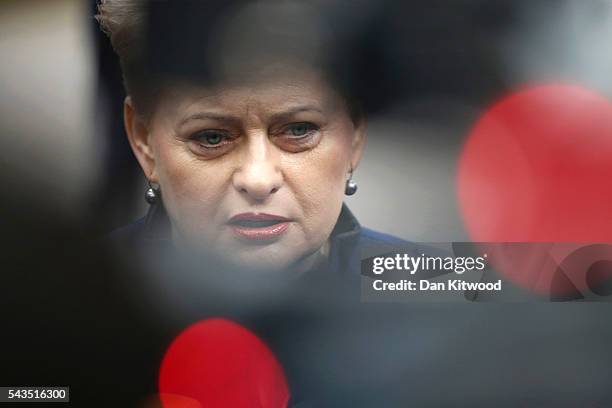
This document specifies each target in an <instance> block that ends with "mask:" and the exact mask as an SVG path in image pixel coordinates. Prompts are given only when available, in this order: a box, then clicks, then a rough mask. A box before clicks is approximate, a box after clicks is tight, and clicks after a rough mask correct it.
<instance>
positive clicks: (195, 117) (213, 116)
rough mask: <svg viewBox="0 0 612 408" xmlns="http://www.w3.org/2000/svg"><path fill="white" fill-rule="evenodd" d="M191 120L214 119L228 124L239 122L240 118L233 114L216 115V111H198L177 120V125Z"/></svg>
mask: <svg viewBox="0 0 612 408" xmlns="http://www.w3.org/2000/svg"><path fill="white" fill-rule="evenodd" d="M193 120H214V121H216V122H221V123H227V124H230V125H235V124H240V119H239V118H237V117H235V116H227V115H218V114H216V113H209V112H198V113H194V114H193V115H189V116H187V117H186V118H184V119H182V120H181V121H180V122H179V126H182V125H184V124H185V123H187V122H191V121H193Z"/></svg>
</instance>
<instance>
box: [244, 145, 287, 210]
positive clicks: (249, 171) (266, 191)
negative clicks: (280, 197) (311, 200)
mask: <svg viewBox="0 0 612 408" xmlns="http://www.w3.org/2000/svg"><path fill="white" fill-rule="evenodd" d="M232 181H233V184H234V187H235V188H236V189H237V190H238V191H239V192H240V193H241V194H243V195H245V196H247V197H248V198H249V199H250V200H253V201H265V200H266V199H267V198H268V197H270V196H271V195H273V194H274V193H276V192H277V191H278V190H279V189H280V188H281V186H282V183H283V175H282V172H281V170H280V157H279V153H278V152H277V151H276V149H275V148H274V146H272V143H271V142H270V141H269V140H268V137H267V135H264V134H262V135H258V136H253V137H249V141H248V143H247V145H246V149H245V151H244V153H243V156H242V158H241V163H240V166H239V168H238V169H237V171H236V172H235V173H234V177H233V180H232Z"/></svg>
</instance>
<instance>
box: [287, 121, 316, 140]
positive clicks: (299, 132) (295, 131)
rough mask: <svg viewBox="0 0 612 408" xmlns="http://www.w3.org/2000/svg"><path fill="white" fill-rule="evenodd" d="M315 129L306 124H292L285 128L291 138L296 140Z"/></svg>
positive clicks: (310, 124) (311, 125)
mask: <svg viewBox="0 0 612 408" xmlns="http://www.w3.org/2000/svg"><path fill="white" fill-rule="evenodd" d="M316 129H317V127H316V126H315V125H313V124H312V123H306V122H303V123H294V124H292V125H290V126H289V127H288V128H287V130H288V133H290V135H291V136H293V137H296V138H298V137H302V136H306V135H307V134H309V133H310V132H312V131H314V130H316Z"/></svg>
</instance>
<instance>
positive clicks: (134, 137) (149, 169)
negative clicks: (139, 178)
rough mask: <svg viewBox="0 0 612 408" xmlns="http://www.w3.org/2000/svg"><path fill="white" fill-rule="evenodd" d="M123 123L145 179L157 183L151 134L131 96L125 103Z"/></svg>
mask: <svg viewBox="0 0 612 408" xmlns="http://www.w3.org/2000/svg"><path fill="white" fill-rule="evenodd" d="M123 123H124V126H125V131H126V133H127V136H128V140H129V142H130V147H131V148H132V151H133V152H134V155H135V156H136V159H137V160H138V163H140V167H141V168H142V171H143V172H144V174H145V177H146V178H147V179H148V180H149V181H151V182H155V183H157V174H156V171H155V156H154V155H153V150H152V148H151V145H150V134H149V129H148V128H147V125H146V123H145V122H144V121H143V120H142V118H141V117H140V116H139V115H138V113H137V112H136V110H135V109H134V103H133V102H132V98H130V97H129V96H128V97H126V98H125V101H124V102H123Z"/></svg>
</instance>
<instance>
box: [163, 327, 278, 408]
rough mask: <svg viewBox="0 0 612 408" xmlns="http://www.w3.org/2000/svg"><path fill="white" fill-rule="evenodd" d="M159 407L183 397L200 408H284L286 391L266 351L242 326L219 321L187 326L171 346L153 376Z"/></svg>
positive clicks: (170, 406) (174, 406)
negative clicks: (157, 392)
mask: <svg viewBox="0 0 612 408" xmlns="http://www.w3.org/2000/svg"><path fill="white" fill-rule="evenodd" d="M159 392H160V398H161V401H162V404H163V406H164V408H177V407H183V405H181V404H182V403H184V401H186V400H187V399H180V398H177V396H182V397H186V398H189V399H192V401H193V400H195V401H197V402H199V403H200V404H201V406H202V407H203V408H204V407H206V408H217V407H219V408H220V407H247V408H248V407H253V408H284V407H286V406H287V404H288V401H289V390H288V386H287V382H286V379H285V376H284V373H283V369H282V367H281V366H280V364H279V363H278V361H277V360H276V358H275V357H274V355H273V354H272V352H271V351H270V350H269V349H268V347H267V346H266V345H265V344H264V343H263V342H262V341H261V340H260V339H259V338H258V337H257V336H255V335H254V334H253V333H251V332H250V331H249V330H247V329H245V328H244V327H242V326H240V325H238V324H236V323H233V322H231V321H228V320H225V319H209V320H205V321H202V322H198V323H196V324H193V325H192V326H190V327H188V328H187V329H185V330H184V331H183V332H182V333H180V334H179V335H178V337H176V339H175V340H174V341H173V342H172V344H171V345H170V347H169V348H168V350H167V351H166V354H165V356H164V358H163V361H162V364H161V368H160V373H159Z"/></svg>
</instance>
